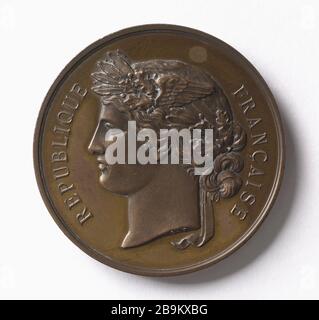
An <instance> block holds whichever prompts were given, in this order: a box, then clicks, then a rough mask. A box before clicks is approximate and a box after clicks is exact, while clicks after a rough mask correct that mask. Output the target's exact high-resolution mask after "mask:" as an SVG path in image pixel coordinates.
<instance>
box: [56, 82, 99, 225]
mask: <svg viewBox="0 0 319 320" xmlns="http://www.w3.org/2000/svg"><path fill="white" fill-rule="evenodd" d="M86 94H87V90H86V89H83V88H82V87H81V86H80V85H79V84H78V83H75V84H74V85H73V86H72V87H71V89H70V90H69V92H68V93H67V94H66V95H65V97H64V99H63V101H62V103H61V105H60V106H59V111H58V112H57V114H56V123H55V125H54V126H53V128H52V130H53V133H54V139H53V140H52V142H51V147H52V153H51V164H52V172H53V176H54V179H55V181H56V182H57V188H58V190H59V192H60V194H61V196H63V199H64V200H63V201H64V203H65V205H66V207H67V208H68V209H69V210H70V211H72V212H74V213H75V217H76V219H77V221H78V222H79V223H80V224H81V225H83V224H84V223H85V222H86V221H88V220H89V219H90V218H92V217H93V214H92V213H91V212H90V211H89V209H88V208H87V207H86V206H85V204H84V203H83V201H82V199H81V197H80V195H79V194H78V192H77V191H76V186H75V185H74V183H72V181H70V179H69V176H70V169H69V167H68V157H69V155H68V143H69V139H70V135H71V130H72V122H73V118H74V116H75V113H76V111H77V110H78V108H79V107H80V104H81V102H82V101H83V99H84V98H85V96H86Z"/></svg>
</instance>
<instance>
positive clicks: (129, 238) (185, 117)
mask: <svg viewBox="0 0 319 320" xmlns="http://www.w3.org/2000/svg"><path fill="white" fill-rule="evenodd" d="M91 76H92V87H91V90H92V91H93V92H94V94H96V95H97V96H98V97H99V101H100V106H99V108H100V115H99V120H98V123H97V126H96V129H95V132H94V134H93V137H92V140H91V142H90V144H89V147H88V150H89V152H91V153H92V154H94V155H95V156H96V157H97V161H98V168H99V172H100V177H99V181H100V184H101V186H102V187H104V188H105V189H106V190H108V191H110V192H113V193H116V194H120V195H123V196H126V197H127V198H128V232H127V234H126V235H125V236H124V237H123V242H122V244H121V246H122V247H123V248H131V247H136V246H140V245H143V244H146V243H148V242H149V241H152V240H154V239H156V238H158V237H162V236H165V235H171V234H175V233H183V232H190V231H191V233H187V235H184V236H182V235H181V239H179V240H178V241H175V242H172V245H173V246H174V247H176V248H177V249H186V248H187V247H189V246H190V245H193V246H197V247H201V246H202V245H204V244H205V243H206V242H207V241H209V240H211V239H213V237H214V228H215V226H214V208H213V203H214V202H215V201H219V200H220V199H223V198H229V197H232V196H234V195H235V194H236V193H238V191H239V189H240V187H241V185H242V180H241V177H240V175H239V173H240V172H241V170H242V169H243V166H244V162H243V159H242V156H241V154H240V151H241V150H242V149H243V148H244V147H245V144H246V134H245V132H244V130H243V129H242V127H241V126H240V125H239V124H238V122H236V120H235V119H234V118H233V114H232V111H231V107H230V104H229V102H228V99H227V97H226V96H225V94H224V93H223V90H222V88H221V87H220V86H219V85H218V84H217V82H216V80H215V79H214V78H213V76H212V75H210V74H208V73H207V72H205V71H203V70H201V69H200V68H198V67H197V66H193V65H190V64H188V63H185V62H183V61H179V60H161V59H154V60H147V61H136V62H132V61H131V60H130V59H129V57H127V56H126V54H125V53H123V52H120V51H111V52H108V53H107V54H106V56H105V58H104V59H102V60H99V61H97V63H96V68H95V70H93V72H92V74H91ZM131 120H135V121H136V124H137V129H142V128H152V129H153V130H155V131H156V132H157V131H159V130H160V129H164V128H167V129H172V128H175V129H178V130H181V129H183V128H187V129H190V130H193V129H196V128H200V129H205V128H207V129H208V128H209V129H213V130H214V131H213V132H214V168H213V171H212V172H211V173H210V174H207V175H200V176H196V175H194V167H193V166H192V165H174V164H169V165H163V164H156V165H151V164H146V165H142V164H112V165H110V164H108V163H106V160H105V156H104V153H105V150H106V147H107V142H106V140H105V134H106V132H107V130H109V129H110V128H120V129H122V130H123V131H125V130H127V126H128V121H131Z"/></svg>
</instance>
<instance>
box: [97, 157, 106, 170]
mask: <svg viewBox="0 0 319 320" xmlns="http://www.w3.org/2000/svg"><path fill="white" fill-rule="evenodd" d="M97 162H98V168H99V169H100V170H106V169H107V164H106V162H105V158H104V155H103V156H98V157H97Z"/></svg>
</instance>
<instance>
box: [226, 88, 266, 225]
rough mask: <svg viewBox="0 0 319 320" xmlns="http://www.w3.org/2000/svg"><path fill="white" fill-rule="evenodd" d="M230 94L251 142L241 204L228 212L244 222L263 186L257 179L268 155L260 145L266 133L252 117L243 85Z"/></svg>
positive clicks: (250, 100) (251, 105)
mask: <svg viewBox="0 0 319 320" xmlns="http://www.w3.org/2000/svg"><path fill="white" fill-rule="evenodd" d="M232 94H233V95H234V97H235V99H236V100H237V102H238V106H239V107H240V108H241V110H242V113H243V115H244V117H245V119H246V121H247V124H248V128H249V135H250V138H251V140H252V142H251V147H252V149H253V151H252V152H251V153H250V154H249V155H248V158H249V159H248V160H249V163H250V165H249V170H248V178H247V180H246V181H245V187H244V190H243V191H242V192H241V193H240V196H239V199H240V202H241V203H240V204H239V203H236V204H235V205H234V206H233V207H232V209H231V210H230V213H231V214H233V215H235V216H237V217H238V218H239V219H240V220H244V219H245V218H246V217H247V215H248V213H249V208H250V207H252V206H253V205H254V204H255V203H256V199H257V196H256V191H259V190H261V189H262V186H263V185H262V183H261V182H260V179H258V177H260V176H263V175H264V174H265V171H264V169H263V166H265V164H266V163H267V161H268V159H269V155H268V154H267V152H266V151H265V150H264V149H263V148H262V147H260V145H264V144H267V143H268V140H267V132H266V131H265V130H264V129H262V130H261V128H260V125H261V123H262V118H261V117H255V115H254V109H255V108H256V103H255V101H254V99H253V97H252V96H251V95H250V94H249V92H248V89H247V88H246V87H245V85H244V84H242V85H241V86H240V87H239V88H238V89H237V90H235V91H233V92H232Z"/></svg>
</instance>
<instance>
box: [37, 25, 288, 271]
mask: <svg viewBox="0 0 319 320" xmlns="http://www.w3.org/2000/svg"><path fill="white" fill-rule="evenodd" d="M34 163H35V170H36V176H37V181H38V185H39V188H40V191H41V194H42V197H43V199H44V201H45V203H46V205H47V207H48V209H49V211H50V213H51V215H52V216H53V218H54V219H55V221H56V222H57V223H58V225H59V226H60V228H61V229H62V230H63V232H64V233H65V234H66V235H67V236H68V237H69V238H70V239H71V240H72V241H73V242H74V243H75V244H77V245H78V246H79V247H80V248H81V249H82V250H83V251H85V252H86V253H87V254H89V255H90V256H92V257H93V258H95V259H97V260H99V261H101V262H103V263H105V264H107V265H109V266H112V267H114V268H117V269H120V270H122V271H126V272H131V273H135V274H141V275H150V276H166V275H178V274H183V273H187V272H191V271H195V270H198V269H202V268H204V267H206V266H209V265H211V264H213V263H216V262H218V261H220V260H221V259H223V258H224V257H226V256H228V255H229V254H231V253H232V252H233V251H234V250H236V249H237V248H239V247H240V246H241V245H242V244H243V243H245V241H246V240H247V239H248V238H250V236H251V235H252V234H253V233H254V232H255V230H256V229H257V227H258V226H259V225H260V224H261V223H262V221H263V219H264V218H265V216H266V215H267V213H268V211H269V210H270V207H271V206H272V204H273V201H274V200H275V197H276V195H277V192H278V188H279V185H280V181H281V178H282V174H283V166H284V152H283V133H282V127H281V123H280V119H279V114H278V110H277V106H276V103H275V101H274V98H273V96H272V94H271V92H270V90H269V88H268V87H267V85H266V84H265V82H264V80H263V79H262V78H261V76H260V75H259V74H258V72H257V71H256V70H255V69H254V67H253V66H252V65H251V64H250V63H249V62H248V61H247V60H246V59H245V58H244V57H242V56H241V55H240V54H239V53H238V52H237V51H235V50H234V49H233V48H231V47H230V46H228V45H227V44H225V43H223V42H222V41H220V40H218V39H216V38H214V37H212V36H210V35H207V34H205V33H202V32H199V31H196V30H193V29H188V28H184V27H177V26H170V25H148V26H140V27H134V28H129V29H125V30H122V31H120V32H117V33H114V34H111V35H110V36H107V37H105V38H103V39H101V40H99V41H97V42H96V43H94V44H92V45H91V46H89V47H88V48H86V49H85V50H84V51H82V52H81V53H80V54H79V55H78V56H77V57H76V58H74V59H73V60H72V61H71V62H70V63H69V65H68V66H67V67H66V68H65V69H64V70H63V71H62V73H61V74H60V75H59V77H58V78H57V80H56V81H55V83H54V84H53V85H52V87H51V89H50V91H49V93H48V95H47V97H46V98H45V101H44V103H43V105H42V108H41V111H40V115H39V118H38V123H37V127H36V132H35V140H34Z"/></svg>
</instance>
